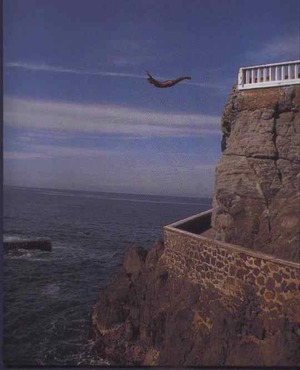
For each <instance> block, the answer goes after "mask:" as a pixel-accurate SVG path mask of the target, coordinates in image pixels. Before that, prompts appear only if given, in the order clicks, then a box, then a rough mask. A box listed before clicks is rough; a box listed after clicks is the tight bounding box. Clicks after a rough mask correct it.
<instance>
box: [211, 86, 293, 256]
mask: <svg viewBox="0 0 300 370" xmlns="http://www.w3.org/2000/svg"><path fill="white" fill-rule="evenodd" d="M222 131H223V134H224V136H223V141H222V147H223V148H222V149H223V155H222V158H221V160H220V161H219V164H218V166H217V170H216V180H215V193H214V202H213V206H214V207H216V208H217V209H216V210H215V211H214V212H213V220H212V226H213V228H214V229H215V231H216V236H217V239H219V240H222V241H226V242H229V243H233V244H238V245H241V246H245V247H248V248H252V249H255V250H259V251H261V252H265V253H271V254H273V255H275V256H277V257H280V258H285V259H290V260H294V261H299V253H300V248H299V245H300V238H299V232H300V192H299V189H300V86H299V85H295V86H289V87H273V88H269V89H255V90H244V91H238V90H237V89H236V88H235V87H234V88H233V90H232V92H231V95H230V97H229V101H228V103H227V105H226V106H225V109H224V113H223V117H222Z"/></svg>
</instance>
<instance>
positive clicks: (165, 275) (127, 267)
mask: <svg viewBox="0 0 300 370" xmlns="http://www.w3.org/2000/svg"><path fill="white" fill-rule="evenodd" d="M164 256H165V250H164V244H163V243H162V242H157V243H156V244H155V245H154V247H153V248H151V249H150V250H149V251H146V250H143V249H142V248H141V247H133V248H132V249H131V250H129V251H128V252H127V254H126V256H125V260H124V263H123V265H122V267H121V269H120V271H119V273H118V275H117V276H116V277H115V278H114V279H113V280H112V282H111V283H110V284H109V286H108V287H106V288H104V289H103V290H102V292H101V294H100V299H99V301H98V302H97V304H96V305H95V307H94V311H93V325H94V328H95V332H96V337H97V340H96V348H97V350H98V351H99V355H100V356H101V357H102V358H105V359H106V360H107V361H109V363H110V364H111V365H116V366H120V365H121V366H152V365H153V366H173V367H184V366H250V365H254V366H271V367H274V366H295V365H297V364H299V363H300V352H299V350H298V349H299V346H300V338H299V328H298V326H297V325H298V324H297V322H293V321H290V319H289V318H287V317H284V316H282V317H281V318H278V317H276V318H274V319H272V318H271V317H270V314H269V313H268V312H264V311H263V310H262V309H261V307H260V304H259V301H258V300H257V296H256V294H255V293H254V289H255V288H254V287H253V286H251V285H250V286H248V287H247V289H246V291H245V295H244V296H243V297H241V298H240V299H239V298H237V297H227V296H224V295H222V294H221V293H220V292H219V291H216V290H214V289H208V288H206V287H205V286H204V285H201V284H195V283H193V282H191V280H189V279H187V278H186V277H184V276H180V275H179V274H177V273H174V271H172V270H170V269H169V267H168V265H167V263H166V260H165V259H164ZM296 321H297V320H296Z"/></svg>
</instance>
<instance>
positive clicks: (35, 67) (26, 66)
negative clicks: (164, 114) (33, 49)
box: [4, 62, 219, 89]
mask: <svg viewBox="0 0 300 370" xmlns="http://www.w3.org/2000/svg"><path fill="white" fill-rule="evenodd" d="M4 67H5V68H16V69H23V70H26V71H41V72H49V73H69V74H75V75H86V76H102V77H121V78H139V79H143V80H145V79H146V75H142V74H135V73H122V72H110V71H97V70H90V69H78V68H65V67H60V66H51V65H47V64H31V63H24V62H8V63H5V65H4ZM157 78H158V79H161V80H167V79H169V77H162V76H158V77H157ZM182 84H185V85H191V86H199V87H207V88H215V89H218V88H219V86H217V85H215V84H209V83H205V82H186V81H183V82H182Z"/></svg>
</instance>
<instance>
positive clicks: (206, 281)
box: [163, 226, 300, 320]
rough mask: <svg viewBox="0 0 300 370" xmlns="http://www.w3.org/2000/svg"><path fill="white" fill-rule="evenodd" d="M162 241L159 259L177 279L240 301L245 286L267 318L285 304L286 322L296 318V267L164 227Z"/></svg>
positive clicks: (299, 267) (299, 292)
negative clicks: (254, 296)
mask: <svg viewBox="0 0 300 370" xmlns="http://www.w3.org/2000/svg"><path fill="white" fill-rule="evenodd" d="M164 239H165V246H166V249H165V254H164V257H163V258H164V260H165V263H166V264H167V265H168V267H169V268H170V270H172V271H173V272H174V273H176V274H177V275H178V276H180V277H183V278H188V279H189V280H191V281H193V282H195V283H199V284H201V285H202V286H206V287H208V288H211V287H214V288H216V289H218V290H219V291H221V292H222V293H223V294H225V295H227V296H229V297H230V296H231V297H237V298H241V299H243V296H244V294H245V287H246V285H249V284H251V286H253V288H254V289H255V291H256V294H257V296H258V297H259V299H260V301H261V306H262V309H263V310H264V311H268V312H269V313H271V316H272V315H274V316H276V315H277V314H278V311H279V310H280V309H281V308H282V305H283V304H284V305H286V303H287V302H288V303H289V307H290V313H289V316H290V318H291V319H293V317H292V316H293V315H296V316H299V312H298V311H299V306H300V298H299V296H300V282H299V277H300V264H297V263H294V262H289V261H284V260H279V259H276V258H274V257H272V256H268V255H265V254H263V253H259V252H254V251H252V250H247V249H246V248H242V247H238V246H235V245H231V244H227V243H223V242H219V241H216V240H213V239H208V238H204V237H201V236H199V235H192V234H190V233H187V232H185V231H182V230H178V229H175V228H172V227H168V226H167V227H165V229H164ZM295 308H296V309H295ZM294 319H295V320H297V318H296V317H295V318H294Z"/></svg>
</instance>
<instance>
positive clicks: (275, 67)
mask: <svg viewBox="0 0 300 370" xmlns="http://www.w3.org/2000/svg"><path fill="white" fill-rule="evenodd" d="M294 84H300V60H295V61H293V62H284V63H274V64H264V65H260V66H252V67H241V68H240V70H239V75H238V89H239V90H245V89H256V88H262V87H272V86H284V85H294Z"/></svg>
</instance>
